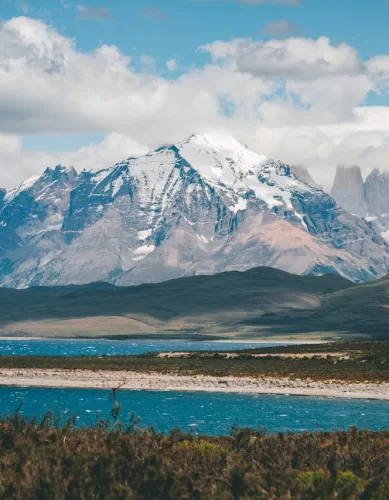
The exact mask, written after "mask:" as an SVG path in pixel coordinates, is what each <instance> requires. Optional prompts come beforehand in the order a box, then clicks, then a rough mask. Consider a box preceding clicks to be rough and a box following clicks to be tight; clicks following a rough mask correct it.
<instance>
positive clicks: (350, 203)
mask: <svg viewBox="0 0 389 500" xmlns="http://www.w3.org/2000/svg"><path fill="white" fill-rule="evenodd" d="M331 196H332V197H333V198H334V199H335V200H336V201H337V202H338V203H339V204H340V205H341V206H342V207H343V208H345V209H346V210H348V211H349V212H351V213H352V214H355V215H359V216H364V215H365V214H366V200H365V185H364V182H363V179H362V173H361V169H360V168H359V167H358V166H352V167H345V166H339V167H338V168H337V170H336V175H335V180H334V185H333V188H332V190H331Z"/></svg>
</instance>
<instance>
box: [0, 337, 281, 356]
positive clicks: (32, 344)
mask: <svg viewBox="0 0 389 500" xmlns="http://www.w3.org/2000/svg"><path fill="white" fill-rule="evenodd" d="M277 345H288V344H287V343H256V342H249V341H248V342H247V343H246V342H212V341H210V342H207V341H197V342H196V341H192V342H190V341H180V340H175V341H168V340H158V341H157V340H155V341H153V340H137V341H131V340H4V339H0V356H103V355H106V356H114V355H118V356H124V355H128V354H144V353H146V352H159V351H236V350H241V349H253V348H258V347H272V346H277Z"/></svg>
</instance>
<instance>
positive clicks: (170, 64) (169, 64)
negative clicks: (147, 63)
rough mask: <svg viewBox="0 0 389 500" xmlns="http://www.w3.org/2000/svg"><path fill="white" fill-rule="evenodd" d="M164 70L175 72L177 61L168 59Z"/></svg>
mask: <svg viewBox="0 0 389 500" xmlns="http://www.w3.org/2000/svg"><path fill="white" fill-rule="evenodd" d="M166 68H167V69H168V71H176V69H177V68H178V65H177V61H176V60H175V59H169V60H168V61H166Z"/></svg>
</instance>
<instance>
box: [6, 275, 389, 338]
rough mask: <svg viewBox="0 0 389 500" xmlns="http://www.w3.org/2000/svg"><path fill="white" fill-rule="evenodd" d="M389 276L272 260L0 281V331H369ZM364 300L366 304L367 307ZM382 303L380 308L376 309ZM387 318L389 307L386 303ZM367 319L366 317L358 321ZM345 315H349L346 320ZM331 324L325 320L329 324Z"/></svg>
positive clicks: (47, 333)
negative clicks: (54, 280)
mask: <svg viewBox="0 0 389 500" xmlns="http://www.w3.org/2000/svg"><path fill="white" fill-rule="evenodd" d="M386 290H389V278H384V279H381V280H379V281H377V282H374V283H369V284H364V285H354V284H353V283H351V282H350V281H347V280H345V279H343V278H341V277H339V276H337V275H324V276H320V277H314V276H297V275H292V274H289V273H286V272H284V271H280V270H277V269H272V268H255V269H251V270H248V271H245V272H237V271H231V272H224V273H220V274H216V275H212V276H208V275H207V276H193V277H188V278H179V279H175V280H170V281H166V282H163V283H156V284H144V285H139V286H132V287H116V286H114V285H111V284H107V283H93V284H90V285H77V286H75V285H70V286H63V287H32V288H27V289H23V290H15V289H6V288H0V333H1V334H3V335H9V334H12V335H18V334H23V335H28V334H31V335H44V336H99V335H103V334H106V335H115V334H117V335H123V334H135V333H156V332H167V331H169V332H197V333H203V334H204V333H206V334H212V333H237V334H239V333H251V334H254V333H255V334H258V335H260V334H272V333H275V334H277V333H281V334H282V333H291V332H293V333H299V332H301V333H305V332H326V331H346V330H348V326H349V324H352V327H353V328H352V331H353V333H364V332H363V331H362V330H363V329H361V326H363V325H364V324H368V329H369V332H370V331H372V332H373V333H377V334H378V333H383V332H384V331H385V328H384V325H385V320H384V319H382V321H381V319H379V321H378V322H377V324H379V325H380V328H379V330H377V331H373V329H374V328H373V326H372V325H373V322H374V318H375V317H377V315H378V309H379V308H381V309H382V311H383V312H384V313H385V311H386V309H385V308H384V307H383V300H384V297H385V294H386ZM363 304H367V305H368V306H367V307H365V306H363ZM382 311H380V312H381V314H382ZM386 314H388V318H389V309H388V313H386ZM364 321H365V323H364ZM349 322H350V323H349ZM329 327H330V328H329Z"/></svg>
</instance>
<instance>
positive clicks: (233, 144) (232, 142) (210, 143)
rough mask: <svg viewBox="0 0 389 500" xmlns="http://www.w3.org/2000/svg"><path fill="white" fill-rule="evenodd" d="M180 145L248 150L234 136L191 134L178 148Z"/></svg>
mask: <svg viewBox="0 0 389 500" xmlns="http://www.w3.org/2000/svg"><path fill="white" fill-rule="evenodd" d="M182 144H193V145H196V146H199V147H201V148H206V149H208V148H212V149H215V150H225V151H240V150H241V149H248V148H247V146H245V145H244V144H242V143H241V142H239V141H238V140H237V139H236V138H235V137H234V136H232V135H230V134H220V133H219V134H217V133H205V134H192V135H191V136H190V137H189V138H188V139H187V140H185V141H182V142H181V143H179V144H178V147H180V146H181V145H182Z"/></svg>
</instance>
